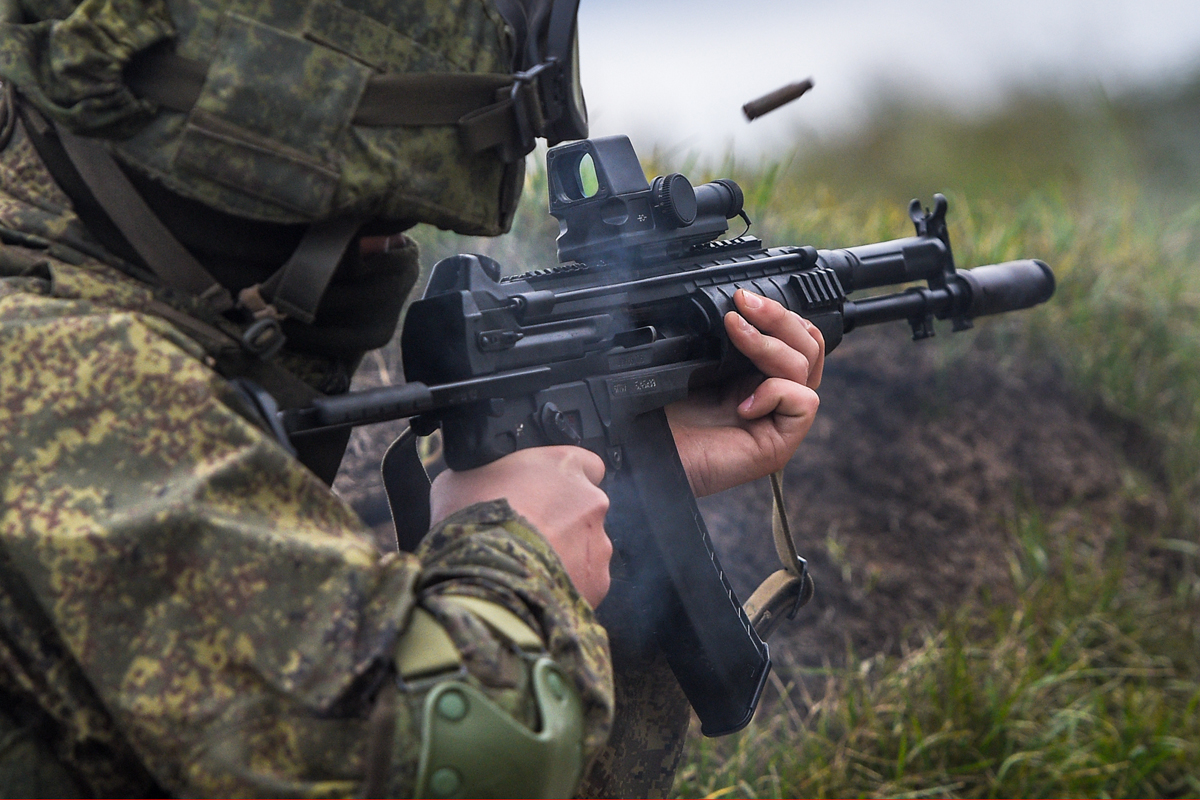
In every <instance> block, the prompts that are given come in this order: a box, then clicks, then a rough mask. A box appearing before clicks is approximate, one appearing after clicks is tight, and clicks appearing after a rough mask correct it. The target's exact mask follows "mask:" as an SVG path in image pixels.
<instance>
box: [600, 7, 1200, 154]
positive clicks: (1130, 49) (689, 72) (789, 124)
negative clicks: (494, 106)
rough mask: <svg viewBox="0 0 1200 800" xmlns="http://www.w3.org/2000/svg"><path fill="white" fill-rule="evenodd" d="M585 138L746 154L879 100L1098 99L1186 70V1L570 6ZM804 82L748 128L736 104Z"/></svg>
mask: <svg viewBox="0 0 1200 800" xmlns="http://www.w3.org/2000/svg"><path fill="white" fill-rule="evenodd" d="M579 18H580V23H579V24H580V51H581V58H582V74H583V81H584V89H585V93H586V95H587V101H588V109H589V112H590V115H591V121H592V135H593V136H603V135H609V134H615V133H627V134H629V135H630V136H631V137H632V138H633V140H634V144H635V146H637V147H638V148H639V149H643V148H644V149H647V150H648V149H649V147H650V145H651V144H652V143H659V144H663V145H666V146H668V147H682V148H686V149H694V150H698V151H701V152H718V153H719V152H723V151H724V150H725V149H726V148H727V147H729V146H730V145H732V146H733V147H734V148H735V149H736V151H737V152H738V153H739V154H742V153H747V154H750V153H756V152H759V151H761V150H763V149H765V148H769V147H771V146H773V145H776V144H780V143H783V142H786V141H787V139H788V138H789V133H791V132H792V131H794V130H795V128H796V126H806V127H810V128H814V129H816V130H818V131H820V132H823V133H826V134H834V135H836V134H837V133H838V132H840V131H845V130H852V129H853V127H854V125H855V124H856V123H857V122H859V121H861V120H862V119H863V118H864V117H865V116H866V114H867V113H868V111H869V108H870V104H871V103H872V102H874V99H875V98H876V97H879V96H887V97H893V98H898V97H902V96H904V95H905V94H908V95H914V96H916V95H924V96H928V97H932V98H934V99H936V100H938V101H940V102H943V103H946V104H949V105H951V106H953V107H956V108H960V109H963V110H965V111H979V110H986V109H987V108H989V107H993V106H994V105H996V104H997V103H999V102H1001V101H1002V99H1003V97H1004V96H1005V93H1006V91H1008V90H1010V89H1011V88H1012V87H1014V86H1018V85H1047V84H1052V85H1055V86H1062V87H1066V88H1072V89H1083V90H1084V91H1091V92H1096V91H1107V92H1110V93H1115V92H1123V91H1130V90H1136V89H1137V88H1138V87H1142V86H1148V85H1153V84H1155V83H1158V82H1160V81H1163V80H1173V79H1182V78H1184V77H1189V76H1191V75H1194V74H1196V73H1197V72H1200V2H1198V0H1090V1H1089V0H1006V1H1005V2H972V0H958V2H952V1H951V0H923V1H922V2H904V3H901V2H895V0H892V1H891V2H889V1H888V0H727V1H726V2H717V1H716V0H672V2H667V1H666V0H582V2H581V8H580V12H579ZM810 76H811V77H812V78H813V79H814V82H815V84H816V88H815V89H813V91H812V92H810V93H809V94H808V95H806V96H805V97H804V98H802V99H800V100H798V101H796V102H794V103H792V104H791V105H789V106H786V107H784V108H783V109H780V110H778V111H776V112H774V113H772V114H769V115H767V116H764V117H761V118H759V119H758V120H755V121H754V122H753V123H747V122H746V121H745V119H744V118H743V117H742V115H741V106H742V104H743V103H745V102H746V101H747V100H750V99H753V98H754V97H757V96H759V95H761V94H764V93H766V92H768V91H770V90H772V89H775V88H777V87H779V86H782V85H783V84H786V83H790V82H792V81H796V80H799V79H801V78H805V77H810Z"/></svg>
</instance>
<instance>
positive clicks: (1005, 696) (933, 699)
mask: <svg viewBox="0 0 1200 800" xmlns="http://www.w3.org/2000/svg"><path fill="white" fill-rule="evenodd" d="M1013 528H1014V538H1015V539H1016V540H1017V541H1018V542H1019V549H1018V551H1017V552H1016V553H1015V554H1014V559H1013V578H1014V581H1016V583H1017V584H1018V588H1019V589H1020V590H1021V591H1020V594H1019V597H1020V599H1019V601H1018V602H1017V603H1016V605H1015V607H1011V608H1002V609H996V610H994V611H992V612H990V613H986V614H985V612H982V611H980V610H978V609H972V610H964V611H960V612H959V613H957V614H956V615H954V616H952V617H950V618H949V619H948V620H947V621H946V624H945V626H944V628H943V630H942V631H941V632H940V633H939V634H937V635H936V636H933V637H931V638H930V639H928V640H927V641H926V642H925V643H924V644H923V645H922V646H921V647H920V648H918V649H916V650H915V651H913V652H911V653H909V654H908V655H906V656H905V657H904V658H902V659H898V660H889V659H885V658H881V657H876V658H871V659H868V660H865V661H862V662H861V663H860V664H859V666H858V668H857V669H847V670H836V671H835V670H825V671H822V672H819V673H818V672H813V671H808V672H804V671H802V670H797V671H796V674H797V675H798V682H797V684H793V685H789V686H786V687H785V686H783V685H782V683H780V682H776V688H777V689H778V690H779V699H778V702H777V711H776V713H773V714H770V715H760V716H759V718H758V720H757V721H756V722H755V723H753V724H752V725H751V727H750V728H748V729H747V730H746V731H743V732H742V733H740V734H737V735H736V736H733V737H730V738H728V739H725V740H704V739H699V738H696V739H695V740H694V741H693V742H692V748H691V751H690V754H689V759H688V763H687V764H686V765H685V767H684V769H683V770H682V771H681V773H680V778H679V780H678V782H677V784H676V793H677V794H678V795H679V796H689V797H690V796H703V797H721V796H736V797H862V796H866V797H924V796H932V797H951V796H953V797H1061V796H1071V797H1129V796H1138V797H1150V796H1154V797H1163V796H1176V797H1178V796H1195V794H1196V793H1197V792H1200V777H1198V775H1197V772H1196V767H1195V764H1196V763H1197V761H1200V714H1198V713H1197V712H1198V706H1200V669H1198V668H1197V666H1198V665H1197V648H1198V647H1200V630H1198V629H1197V621H1196V620H1197V617H1196V614H1195V612H1196V608H1195V605H1194V604H1192V605H1190V606H1189V605H1187V604H1185V603H1182V602H1181V601H1180V600H1179V599H1177V598H1171V597H1169V596H1164V595H1163V593H1162V592H1161V591H1160V589H1159V588H1158V587H1157V586H1154V585H1152V584H1149V583H1147V582H1145V581H1143V580H1140V579H1132V580H1131V578H1132V576H1130V575H1129V574H1128V573H1127V566H1126V562H1125V559H1124V558H1123V557H1122V554H1121V553H1120V552H1118V551H1113V552H1108V553H1104V552H1097V551H1096V550H1095V549H1093V548H1092V547H1090V546H1088V545H1087V543H1086V538H1085V537H1083V536H1076V537H1074V538H1072V539H1068V540H1067V541H1066V542H1065V543H1064V541H1063V540H1062V539H1061V537H1055V538H1054V539H1053V540H1052V539H1051V537H1050V536H1048V535H1047V530H1048V528H1047V526H1045V525H1043V523H1042V522H1041V521H1040V520H1039V519H1038V518H1037V517H1036V515H1032V514H1029V515H1026V516H1024V517H1022V518H1020V519H1017V520H1014V521H1013ZM1048 556H1049V557H1048ZM818 680H823V681H824V685H823V687H822V689H821V695H822V696H821V699H820V700H817V701H814V700H813V699H812V698H811V696H810V695H809V694H808V691H807V690H806V689H805V685H806V683H811V682H814V681H818ZM797 696H799V697H803V698H804V699H805V700H806V702H805V703H803V704H801V706H800V707H797V705H795V704H794V701H793V699H792V698H794V697H797Z"/></svg>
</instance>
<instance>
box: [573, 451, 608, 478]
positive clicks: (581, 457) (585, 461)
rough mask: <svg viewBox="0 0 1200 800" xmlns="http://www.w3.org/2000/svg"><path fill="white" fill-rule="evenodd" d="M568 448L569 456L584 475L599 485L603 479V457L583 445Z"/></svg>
mask: <svg viewBox="0 0 1200 800" xmlns="http://www.w3.org/2000/svg"><path fill="white" fill-rule="evenodd" d="M570 450H571V453H570V456H569V458H571V459H572V460H573V461H574V462H575V463H577V464H578V465H579V468H580V469H581V470H582V471H583V475H584V477H585V478H587V479H588V480H589V481H591V483H592V484H593V485H595V486H599V485H600V483H601V481H603V480H604V472H605V467H604V459H603V458H601V457H600V456H598V455H596V454H595V453H593V452H592V451H591V450H587V449H585V448H583V447H571V448H570Z"/></svg>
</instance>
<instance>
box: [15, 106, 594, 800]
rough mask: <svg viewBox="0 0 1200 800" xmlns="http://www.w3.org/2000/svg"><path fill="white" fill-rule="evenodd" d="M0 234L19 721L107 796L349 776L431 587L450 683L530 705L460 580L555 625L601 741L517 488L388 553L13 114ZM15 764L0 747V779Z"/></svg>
mask: <svg viewBox="0 0 1200 800" xmlns="http://www.w3.org/2000/svg"><path fill="white" fill-rule="evenodd" d="M0 241H2V242H3V245H0V707H3V708H4V710H5V712H6V713H8V714H13V715H14V717H13V719H12V720H8V719H6V720H5V724H6V725H9V726H10V727H11V726H12V725H15V726H16V727H15V728H14V731H15V732H16V733H18V734H19V733H22V732H24V733H25V734H28V735H33V734H36V735H37V736H38V737H40V738H39V741H41V742H43V743H44V744H45V748H46V749H47V751H48V752H52V753H54V755H55V757H56V758H57V759H58V761H59V762H60V763H61V764H62V765H63V767H64V768H65V769H66V771H67V774H69V776H70V778H71V780H73V781H75V782H77V783H78V785H79V786H80V787H82V788H83V789H84V791H86V792H88V793H92V794H96V795H107V796H111V795H125V796H146V795H155V794H161V793H163V792H167V793H171V794H188V795H201V796H240V795H256V796H264V795H270V796H284V795H296V796H301V795H302V796H348V795H352V794H354V793H356V792H358V791H360V788H361V785H362V781H363V778H364V775H365V774H366V771H367V765H366V760H367V754H368V750H369V744H370V740H371V731H372V724H371V723H372V721H373V720H372V710H373V708H374V707H375V705H376V702H375V701H376V697H377V696H378V693H379V690H380V687H382V686H385V685H388V682H390V681H393V680H394V676H393V675H392V672H391V659H392V654H393V652H394V651H395V648H396V642H397V639H398V637H400V636H401V635H402V634H403V631H404V630H405V626H406V624H407V621H408V619H409V616H410V614H411V613H412V610H413V608H414V607H415V606H416V605H418V604H419V605H421V606H422V607H424V608H425V609H427V610H428V611H429V612H430V613H431V614H433V616H434V617H435V618H436V619H437V620H438V622H439V623H440V624H441V625H442V627H443V628H444V629H445V630H446V631H447V633H448V634H449V635H450V637H451V640H452V641H453V642H454V643H455V644H456V645H457V647H458V649H459V651H460V652H461V654H462V656H463V663H464V666H465V668H466V676H465V678H460V679H465V680H467V681H469V682H471V683H472V684H473V685H475V686H477V687H479V688H480V689H482V690H483V691H485V692H487V693H488V694H489V695H490V696H491V697H492V698H493V699H494V700H495V701H496V702H497V703H499V704H500V705H501V706H503V707H504V708H506V709H508V710H509V711H510V712H511V713H512V714H513V715H514V716H515V717H516V718H517V719H520V720H524V721H526V722H533V720H532V719H531V718H530V716H531V714H532V705H531V703H532V699H531V696H530V693H529V690H528V685H527V684H528V679H529V678H528V673H527V670H525V669H524V662H523V661H521V660H520V659H519V658H518V657H517V656H515V655H514V653H513V651H512V650H511V649H510V648H509V647H508V646H507V645H506V644H505V642H503V641H501V640H500V639H498V638H497V637H496V636H495V634H493V633H492V632H491V631H490V629H489V628H487V627H486V626H485V625H483V624H482V623H481V622H480V621H479V620H478V619H477V618H475V617H473V616H472V615H470V614H469V613H466V612H464V611H462V610H461V608H459V607H456V606H452V605H451V604H448V603H444V602H442V601H441V598H442V597H444V596H446V595H454V594H459V595H462V594H466V595H472V596H476V597H481V598H485V599H488V600H490V601H492V602H496V603H499V604H500V605H502V606H504V607H506V608H508V609H510V610H511V611H513V612H514V613H516V614H517V615H519V616H520V617H521V618H522V619H524V620H525V621H526V622H527V623H528V624H529V625H530V626H531V627H532V628H533V629H534V630H535V631H537V632H539V633H540V634H541V635H542V636H543V637H544V640H545V641H546V643H547V651H548V652H549V654H550V655H551V656H552V657H553V658H554V659H555V660H556V661H557V662H558V664H559V665H561V666H562V668H563V669H564V670H565V671H566V672H567V674H569V675H571V676H573V677H574V680H575V683H576V686H577V688H578V689H579V692H580V694H581V696H582V698H583V702H584V709H585V722H586V726H585V731H586V741H585V748H586V753H587V755H588V756H589V757H591V756H592V755H594V754H595V753H596V751H597V750H598V749H599V748H600V746H601V745H602V744H603V742H604V740H605V737H606V735H607V732H608V727H609V722H610V719H611V714H612V687H611V676H610V671H609V664H608V656H607V644H606V640H605V635H604V632H603V630H602V629H601V628H600V627H599V626H598V625H597V623H596V621H595V619H594V617H593V615H592V612H591V610H590V608H589V607H588V606H587V604H586V603H585V602H584V601H583V600H582V599H580V598H579V596H578V595H577V594H576V593H575V591H574V589H573V588H572V587H571V585H570V582H569V580H568V578H567V576H566V575H565V573H564V572H563V570H562V567H561V564H560V563H559V562H558V560H557V557H556V556H555V555H554V554H553V552H552V551H551V550H550V549H549V547H548V546H547V544H546V543H545V541H544V540H543V539H542V538H541V537H540V536H539V535H538V534H537V533H536V532H535V531H533V530H532V529H530V527H529V526H528V525H527V524H525V523H524V522H523V521H522V520H521V519H520V518H518V517H516V516H514V515H513V514H512V512H511V510H509V508H508V506H507V505H506V504H505V503H504V502H503V501H497V502H494V503H490V504H482V505H478V506H474V507H472V508H470V509H466V510H464V511H463V512H460V513H459V514H458V515H456V516H455V517H453V518H451V519H450V520H448V521H446V523H444V524H443V525H441V526H440V527H439V528H438V529H437V530H435V531H434V532H433V533H432V534H431V535H430V536H428V537H427V539H426V541H425V542H424V544H423V546H422V548H421V550H420V551H419V552H418V553H417V554H415V555H410V554H399V553H396V554H390V555H387V556H381V555H380V554H379V553H378V552H376V551H375V550H374V549H373V547H372V546H371V545H370V544H369V541H368V539H367V536H366V534H367V530H366V529H365V527H364V526H363V524H362V522H361V521H360V520H359V519H357V517H356V516H355V515H354V514H353V512H352V511H351V510H350V509H349V508H348V507H346V506H345V505H344V504H343V503H342V502H341V501H339V500H338V498H336V497H335V496H334V495H332V494H331V493H330V492H329V491H328V489H327V488H326V487H325V486H324V485H323V484H321V483H320V481H318V480H317V479H316V478H315V477H314V476H313V475H312V474H311V473H309V472H308V471H307V470H305V469H304V468H303V467H301V466H300V465H299V464H298V463H297V462H296V461H295V460H293V459H292V458H291V457H290V456H288V455H287V453H286V452H285V451H284V450H283V449H282V447H280V446H279V445H278V444H277V443H276V442H275V441H274V440H273V439H272V438H271V437H270V436H269V435H267V434H266V433H265V432H264V431H263V430H262V429H261V428H260V427H259V426H258V425H256V424H254V422H253V421H252V416H251V415H250V413H249V412H248V411H247V410H246V409H244V408H243V407H242V405H241V401H240V400H239V398H238V396H237V395H236V393H235V392H233V391H232V389H231V388H230V385H229V384H228V383H227V382H226V380H225V377H224V376H222V375H220V374H218V372H217V371H216V370H215V369H214V368H213V365H214V363H215V362H214V360H213V358H212V354H211V353H209V352H207V351H206V349H205V347H203V346H202V344H201V342H199V341H198V340H197V339H195V338H192V337H190V336H188V335H185V334H184V333H183V332H182V330H181V329H180V328H179V327H178V326H177V325H175V324H172V323H170V322H168V321H167V320H166V319H164V318H163V317H162V316H159V315H157V314H155V313H150V310H152V309H154V308H155V305H154V303H155V302H161V300H162V298H161V297H159V296H157V295H156V294H155V293H154V292H153V291H152V290H151V289H150V288H148V287H147V286H146V285H144V284H142V283H140V282H138V281H136V280H133V279H131V278H130V277H128V276H127V275H126V274H124V273H122V272H120V271H118V270H117V269H115V268H114V267H113V266H112V265H110V264H106V263H104V262H103V261H101V260H99V258H98V257H97V255H96V253H95V250H96V248H95V244H94V243H93V242H90V240H89V237H88V236H87V234H86V231H84V230H83V229H82V228H81V227H80V225H79V223H78V220H77V219H75V217H74V215H73V214H72V213H71V211H70V208H69V205H68V204H67V202H66V198H65V197H63V196H62V195H61V192H59V191H58V190H57V188H56V187H55V186H54V185H53V183H52V182H51V181H50V180H49V178H48V177H47V176H46V174H45V171H44V168H42V167H41V165H40V163H39V162H38V161H37V159H36V157H35V156H34V155H33V154H32V151H31V150H30V149H29V148H28V143H27V142H25V141H24V140H23V139H22V138H21V136H20V131H19V128H18V130H17V131H16V132H15V133H13V134H12V138H11V139H10V141H8V142H7V147H5V148H4V149H3V151H0ZM76 245H78V246H76ZM110 260H111V259H110ZM179 302H183V301H179ZM428 688H429V687H428V686H425V687H420V686H405V687H402V689H401V691H400V693H399V698H398V701H397V702H396V703H395V711H394V720H391V721H388V724H389V725H391V726H392V730H394V735H393V736H392V742H393V746H392V750H391V753H390V756H391V759H390V764H389V765H388V767H389V769H388V774H387V778H386V785H387V787H388V790H389V792H391V793H393V794H395V795H398V796H405V795H408V794H410V793H411V792H412V790H413V780H414V777H415V769H416V758H417V754H418V751H419V744H420V731H419V730H418V727H417V726H418V724H419V723H418V720H419V716H418V712H419V709H420V706H421V703H422V701H423V698H424V694H425V692H426V691H427V690H428ZM10 723H11V724H10ZM14 741H15V739H14ZM14 752H16V751H14ZM385 755H386V754H385ZM17 768H18V767H17V765H15V764H14V762H13V761H12V760H11V759H6V758H4V756H3V753H0V785H2V784H4V782H5V773H6V771H10V770H14V769H17ZM7 774H10V775H11V774H12V773H11V772H8V773H7ZM60 778H62V776H58V777H56V778H55V780H59V779H60Z"/></svg>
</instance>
